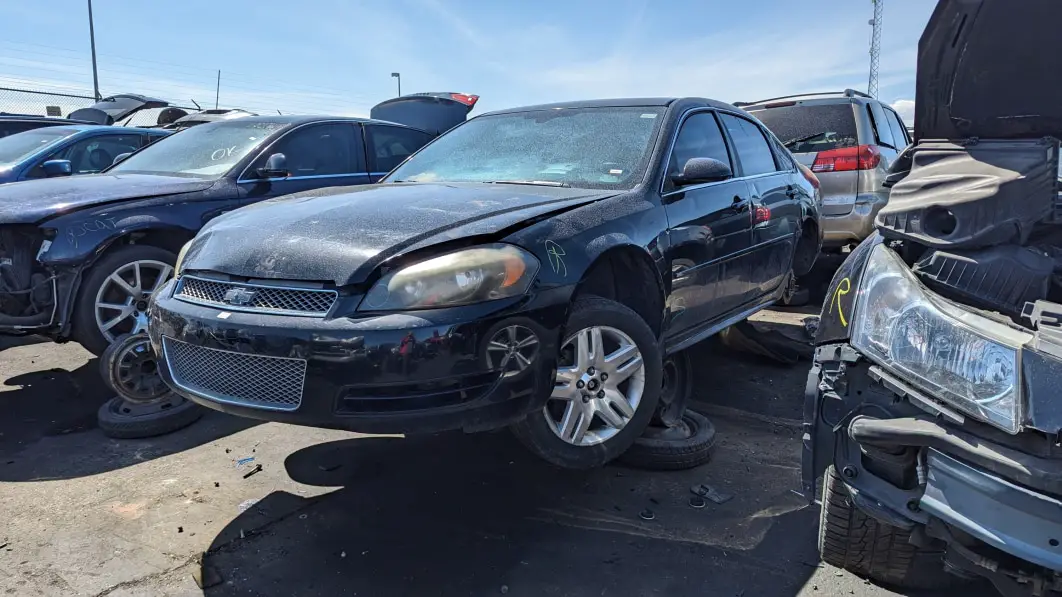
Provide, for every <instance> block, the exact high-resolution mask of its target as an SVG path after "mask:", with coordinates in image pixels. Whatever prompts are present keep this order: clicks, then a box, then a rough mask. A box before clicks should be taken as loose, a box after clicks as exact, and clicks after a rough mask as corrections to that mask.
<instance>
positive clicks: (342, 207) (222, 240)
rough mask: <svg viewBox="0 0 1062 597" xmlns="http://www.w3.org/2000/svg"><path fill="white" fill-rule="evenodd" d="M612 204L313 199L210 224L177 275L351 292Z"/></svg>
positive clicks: (548, 192) (516, 198) (507, 196)
mask: <svg viewBox="0 0 1062 597" xmlns="http://www.w3.org/2000/svg"><path fill="white" fill-rule="evenodd" d="M615 194H616V193H615V191H607V192H601V191H589V190H585V189H567V188H555V187H531V186H515V185H492V184H451V183H448V184H434V183H421V184H385V185H379V186H367V187H347V188H331V189H319V190H316V191H308V192H305V193H299V194H296V195H289V196H287V197H282V198H278V199H274V200H270V201H265V202H262V203H258V204H255V205H252V206H249V207H246V208H244V209H240V210H237V211H234V212H232V213H229V214H226V215H224V216H221V217H219V218H217V219H215V220H212V221H211V223H210V224H208V225H207V226H206V227H205V228H204V229H203V230H202V231H201V232H200V233H199V235H198V236H196V238H195V240H194V241H193V242H192V245H191V246H190V247H189V248H188V252H187V254H186V256H185V260H184V268H185V269H186V270H200V271H213V272H220V273H224V274H230V275H234V276H242V277H247V278H266V279H281V280H306V281H314V282H331V283H334V284H336V285H338V286H343V285H347V284H357V283H360V282H364V281H365V280H366V278H367V277H368V276H369V274H371V273H372V271H373V270H374V269H375V268H376V267H377V266H378V265H379V264H380V263H382V262H383V261H384V260H386V259H389V258H391V257H394V256H396V255H399V254H402V253H404V252H407V251H409V250H412V249H419V248H422V247H428V246H431V245H434V244H438V243H442V242H446V241H450V240H455V239H461V238H468V237H473V236H479V235H489V234H493V233H497V232H499V231H501V230H504V229H506V228H509V227H511V226H514V225H517V224H519V223H520V222H522V221H524V220H527V219H528V218H533V217H535V216H539V215H542V214H546V213H550V212H553V211H560V210H564V209H568V208H571V207H575V206H578V205H582V204H585V203H589V202H592V201H596V200H599V199H603V198H606V197H609V196H612V195H615Z"/></svg>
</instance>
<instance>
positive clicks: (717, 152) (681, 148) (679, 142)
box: [667, 112, 734, 179]
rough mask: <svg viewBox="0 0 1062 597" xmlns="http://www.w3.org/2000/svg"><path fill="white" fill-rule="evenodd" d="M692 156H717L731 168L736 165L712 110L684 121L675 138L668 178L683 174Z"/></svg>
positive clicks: (668, 167)
mask: <svg viewBox="0 0 1062 597" xmlns="http://www.w3.org/2000/svg"><path fill="white" fill-rule="evenodd" d="M691 158H715V159H717V160H719V161H720V162H723V163H724V164H726V165H728V166H730V167H731V168H733V167H734V166H733V164H731V163H730V156H729V155H728V154H727V151H726V141H725V140H724V139H723V132H722V131H720V130H719V123H718V122H716V120H715V115H713V114H712V113H710V112H701V113H699V114H694V115H692V116H690V117H689V118H687V119H686V121H685V122H683V123H682V128H681V129H680V130H679V133H678V136H677V137H676V138H675V148H674V149H672V150H671V159H670V161H669V162H668V166H667V174H668V178H669V179H670V178H671V176H673V175H675V174H681V173H682V168H683V167H684V166H685V165H686V162H688V161H689V160H690V159H691Z"/></svg>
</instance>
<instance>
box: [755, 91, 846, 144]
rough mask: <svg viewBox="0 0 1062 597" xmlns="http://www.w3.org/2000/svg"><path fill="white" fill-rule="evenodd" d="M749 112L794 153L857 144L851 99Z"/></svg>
mask: <svg viewBox="0 0 1062 597" xmlns="http://www.w3.org/2000/svg"><path fill="white" fill-rule="evenodd" d="M752 115H753V116H755V117H756V118H757V119H759V121H760V122H762V123H763V125H764V126H766V127H767V128H768V129H770V131H771V132H772V133H774V134H775V136H776V137H778V138H779V139H780V140H781V141H782V145H784V146H785V148H786V149H788V150H789V151H791V152H793V153H816V152H819V151H826V150H828V149H838V148H841V147H854V146H856V145H858V144H859V141H858V135H857V134H856V122H855V115H854V114H853V112H852V104H851V103H850V102H838V103H832V104H794V105H792V106H779V107H776V108H767V109H765V110H756V111H754V112H752Z"/></svg>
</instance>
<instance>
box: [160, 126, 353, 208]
mask: <svg viewBox="0 0 1062 597" xmlns="http://www.w3.org/2000/svg"><path fill="white" fill-rule="evenodd" d="M178 134H180V133H178ZM361 135H362V133H361V126H360V125H358V124H357V123H354V122H319V123H313V124H307V125H303V126H300V127H297V128H295V129H293V130H291V131H288V132H287V133H285V134H284V136H282V137H281V138H280V139H278V140H276V141H275V142H273V143H272V144H271V145H270V146H269V147H268V148H266V149H265V150H264V151H262V153H261V154H260V155H259V156H258V157H257V158H255V160H254V161H253V162H251V165H250V166H249V167H248V168H247V169H246V170H245V171H244V173H243V175H242V176H241V177H240V180H239V185H240V188H241V189H242V190H243V192H245V193H246V195H247V197H248V198H251V199H255V200H259V199H265V198H267V197H276V196H279V195H288V194H291V193H298V192H300V191H309V190H312V189H319V188H322V187H338V186H349V185H360V184H367V183H368V182H369V173H368V172H367V170H366V168H365V160H364V153H363V151H362V150H361V147H362V141H361ZM276 153H281V154H284V157H285V161H286V162H287V168H288V175H287V176H284V177H272V178H263V177H262V176H260V175H259V174H258V169H259V168H262V167H264V166H265V164H266V160H267V159H269V156H271V155H273V154H276Z"/></svg>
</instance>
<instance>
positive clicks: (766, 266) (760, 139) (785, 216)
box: [720, 113, 803, 302]
mask: <svg viewBox="0 0 1062 597" xmlns="http://www.w3.org/2000/svg"><path fill="white" fill-rule="evenodd" d="M720 119H721V120H722V123H723V128H724V129H725V130H726V132H727V135H728V136H729V138H730V140H731V143H732V144H733V147H734V151H735V153H736V154H737V159H738V161H739V162H740V164H741V172H742V174H743V175H744V177H745V181H746V183H747V184H748V186H749V192H750V196H751V201H752V205H751V207H750V215H751V219H752V223H751V226H752V241H751V243H752V247H751V250H750V251H749V253H748V256H747V259H748V261H749V263H748V267H749V272H750V277H749V284H748V286H747V287H746V288H745V291H744V293H743V295H742V299H743V300H742V302H748V301H752V300H754V299H756V298H757V297H759V296H762V295H763V294H766V293H768V292H770V291H771V290H774V289H775V288H777V287H778V285H779V284H780V283H781V282H782V281H783V279H784V277H785V275H786V274H787V273H788V272H789V266H790V264H791V263H792V260H793V251H794V250H795V247H796V239H797V231H798V230H799V229H800V215H801V214H800V204H799V199H798V197H799V196H800V194H801V193H802V192H803V190H802V188H801V187H800V185H798V184H796V181H795V180H793V178H792V175H793V173H794V172H795V169H796V166H795V164H793V162H792V161H791V160H789V159H788V154H786V155H785V156H779V154H778V150H777V149H775V148H773V147H772V144H776V143H777V141H776V140H775V139H774V136H773V135H771V134H769V133H767V132H765V131H764V130H763V129H762V128H761V127H760V125H759V124H758V123H755V122H753V121H752V120H750V119H748V118H745V117H743V116H739V115H737V114H730V113H720ZM779 145H780V144H779ZM782 151H784V150H782ZM780 157H784V158H785V162H784V163H780V161H779V158H780Z"/></svg>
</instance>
